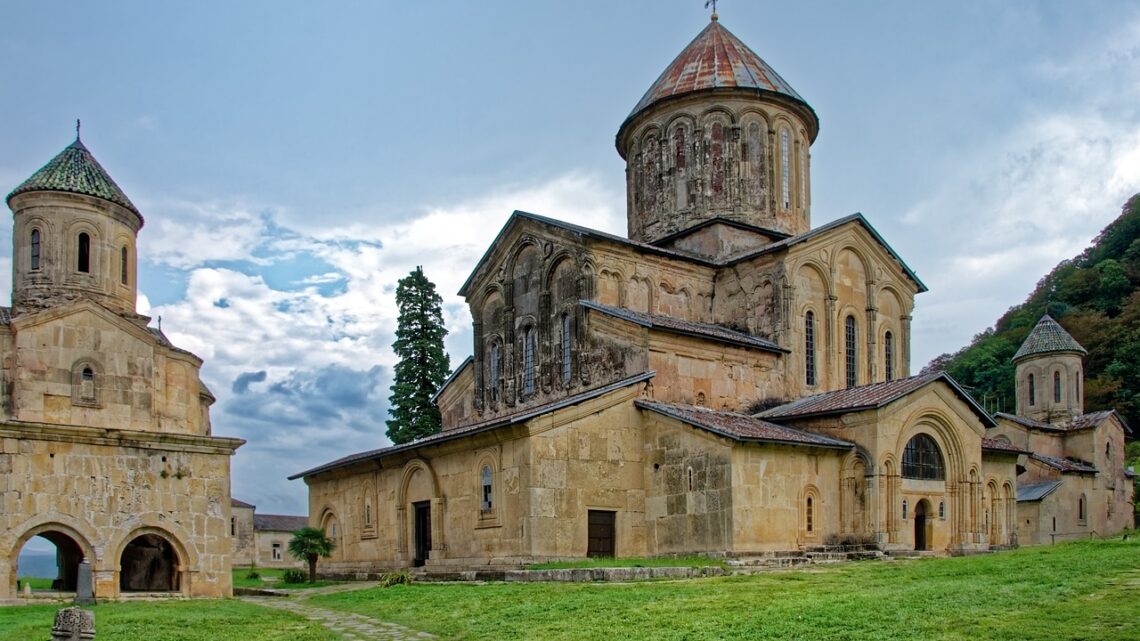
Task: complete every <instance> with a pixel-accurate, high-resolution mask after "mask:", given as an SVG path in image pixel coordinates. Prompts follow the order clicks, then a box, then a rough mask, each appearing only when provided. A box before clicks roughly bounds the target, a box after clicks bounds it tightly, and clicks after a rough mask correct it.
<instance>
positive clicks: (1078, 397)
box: [1073, 372, 1082, 403]
mask: <svg viewBox="0 0 1140 641" xmlns="http://www.w3.org/2000/svg"><path fill="white" fill-rule="evenodd" d="M1081 389H1082V388H1081V373H1080V372H1077V385H1076V387H1074V388H1073V393H1074V394H1076V395H1077V403H1080V402H1081Z"/></svg>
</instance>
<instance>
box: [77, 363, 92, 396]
mask: <svg viewBox="0 0 1140 641" xmlns="http://www.w3.org/2000/svg"><path fill="white" fill-rule="evenodd" d="M79 398H80V399H82V400H84V401H94V400H95V371H94V370H92V369H91V368H90V367H84V368H83V371H82V372H81V373H80V375H79Z"/></svg>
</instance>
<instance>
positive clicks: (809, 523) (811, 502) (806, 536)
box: [797, 483, 824, 544]
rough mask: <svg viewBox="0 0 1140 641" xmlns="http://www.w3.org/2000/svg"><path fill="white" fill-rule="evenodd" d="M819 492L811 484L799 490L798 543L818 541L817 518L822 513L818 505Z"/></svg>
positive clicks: (818, 528)
mask: <svg viewBox="0 0 1140 641" xmlns="http://www.w3.org/2000/svg"><path fill="white" fill-rule="evenodd" d="M820 496H821V494H820V491H819V488H818V487H816V486H815V484H813V483H808V484H806V485H804V486H803V488H802V489H801V490H800V497H799V498H800V500H799V506H798V509H797V512H799V524H800V527H799V531H800V543H801V544H803V543H806V542H808V541H811V540H814V539H818V538H819V535H820V527H819V516H820V515H821V514H823V513H824V511H823V509H822V506H821V505H820Z"/></svg>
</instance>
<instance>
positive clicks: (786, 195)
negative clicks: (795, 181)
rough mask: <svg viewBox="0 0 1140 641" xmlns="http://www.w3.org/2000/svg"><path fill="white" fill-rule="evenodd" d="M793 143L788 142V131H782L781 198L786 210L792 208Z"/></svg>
mask: <svg viewBox="0 0 1140 641" xmlns="http://www.w3.org/2000/svg"><path fill="white" fill-rule="evenodd" d="M790 147H791V142H790V141H789V140H788V130H787V129H781V130H780V198H781V202H783V203H784V209H791V208H792V185H791V181H790V174H791V169H790V165H791V159H790V158H789V156H791V149H790Z"/></svg>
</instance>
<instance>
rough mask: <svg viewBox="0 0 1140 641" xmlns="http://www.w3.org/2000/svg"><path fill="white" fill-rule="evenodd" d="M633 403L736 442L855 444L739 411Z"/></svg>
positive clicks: (846, 446) (836, 446)
mask: <svg viewBox="0 0 1140 641" xmlns="http://www.w3.org/2000/svg"><path fill="white" fill-rule="evenodd" d="M634 405H636V406H637V407H639V408H641V409H644V410H649V411H652V412H656V413H658V414H661V415H663V416H668V417H669V418H674V419H677V420H678V421H681V422H682V423H686V424H688V425H692V426H693V427H697V428H700V429H702V430H705V431H708V432H712V433H713V434H717V435H719V436H724V437H727V438H730V439H732V440H734V441H740V442H745V443H776V444H780V445H801V446H806V447H824V448H830V449H844V450H846V449H851V448H853V447H855V445H854V444H853V443H848V442H847V441H841V440H839V439H835V438H830V437H827V436H823V435H822V434H813V433H812V432H805V431H803V430H797V429H794V428H791V427H785V426H783V425H777V424H776V423H772V422H769V421H765V420H762V419H759V418H755V417H752V416H748V415H746V414H738V413H736V412H727V411H722V410H712V409H709V408H707V407H697V406H695V405H684V404H679V403H662V402H659V401H648V400H643V399H638V400H636V401H634Z"/></svg>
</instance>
